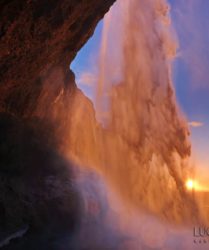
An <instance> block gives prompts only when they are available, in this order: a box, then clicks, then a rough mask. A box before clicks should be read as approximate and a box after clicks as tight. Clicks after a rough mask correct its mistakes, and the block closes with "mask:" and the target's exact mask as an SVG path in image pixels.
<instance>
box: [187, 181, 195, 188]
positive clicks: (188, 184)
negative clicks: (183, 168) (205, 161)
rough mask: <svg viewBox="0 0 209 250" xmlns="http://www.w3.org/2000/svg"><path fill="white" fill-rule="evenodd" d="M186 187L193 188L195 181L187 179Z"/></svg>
mask: <svg viewBox="0 0 209 250" xmlns="http://www.w3.org/2000/svg"><path fill="white" fill-rule="evenodd" d="M186 188H187V189H188V190H193V189H194V188H195V182H194V180H192V179H188V180H187V182H186Z"/></svg>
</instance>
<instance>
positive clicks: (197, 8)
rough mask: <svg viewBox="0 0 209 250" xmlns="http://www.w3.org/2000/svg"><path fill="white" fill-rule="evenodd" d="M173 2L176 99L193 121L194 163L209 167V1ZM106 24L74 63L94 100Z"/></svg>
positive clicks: (79, 79)
mask: <svg viewBox="0 0 209 250" xmlns="http://www.w3.org/2000/svg"><path fill="white" fill-rule="evenodd" d="M169 4H170V15H171V20H172V25H173V26H174V30H175V31H176V35H177V39H178V44H179V45H178V51H177V57H176V59H175V61H174V63H173V81H174V87H175V91H176V98H177V102H178V105H179V106H180V108H181V110H182V112H183V113H184V115H185V117H186V118H187V120H188V122H189V127H190V131H191V141H192V148H193V157H194V161H195V162H194V163H195V164H198V165H199V167H201V168H205V169H207V168H208V170H209V76H208V73H209V25H208V24H209V18H208V13H209V1H207V0H169ZM102 27H103V21H100V22H99V24H98V25H97V28H96V30H95V32H94V35H93V37H92V38H91V39H90V40H89V41H88V42H87V43H86V45H85V46H84V47H83V48H82V49H81V50H80V51H79V53H78V54H77V56H76V58H75V60H74V61H73V62H72V64H71V65H70V67H71V68H72V70H73V71H74V72H75V75H76V83H77V85H78V87H79V88H81V89H82V90H83V92H84V93H85V94H86V95H87V96H88V97H89V98H91V99H93V97H94V90H93V84H94V81H95V77H94V76H95V73H96V68H97V67H96V65H97V63H98V61H97V60H98V59H97V53H98V51H99V48H100V42H101V35H102Z"/></svg>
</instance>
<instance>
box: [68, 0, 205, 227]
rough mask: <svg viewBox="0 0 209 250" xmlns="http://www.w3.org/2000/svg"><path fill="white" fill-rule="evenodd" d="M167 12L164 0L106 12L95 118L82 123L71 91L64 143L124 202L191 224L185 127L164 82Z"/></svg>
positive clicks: (170, 47) (168, 55)
mask: <svg viewBox="0 0 209 250" xmlns="http://www.w3.org/2000/svg"><path fill="white" fill-rule="evenodd" d="M168 11H169V7H168V5H167V3H166V1H164V0H140V1H138V0H123V1H122V0H121V1H120V0H119V1H117V3H116V4H115V6H114V7H113V8H112V10H111V11H110V13H108V16H107V17H106V18H105V24H104V31H103V40H102V46H101V53H100V64H99V69H98V72H99V74H98V79H97V86H95V88H96V93H97V94H96V104H95V105H96V116H97V118H98V120H99V121H100V124H99V123H98V124H96V122H95V121H94V119H93V118H92V119H91V118H88V122H86V123H83V120H86V119H84V117H85V116H87V114H88V110H87V109H86V107H85V111H84V106H82V105H81V104H79V105H78V103H82V102H81V99H80V96H79V94H78V95H77V97H76V98H75V100H77V101H75V103H76V104H75V109H74V116H73V121H74V124H73V125H72V126H71V131H70V143H71V144H70V146H69V148H70V151H71V155H72V156H73V157H74V158H76V159H77V160H78V161H79V162H80V163H81V164H82V165H88V166H91V167H93V168H95V169H97V170H99V171H100V172H102V173H103V175H104V176H105V178H106V180H107V181H108V182H109V183H110V185H111V186H112V187H113V189H114V190H115V191H116V192H117V193H118V194H119V195H120V197H121V198H122V199H123V200H124V201H125V204H126V206H128V207H129V206H132V207H134V208H138V209H142V210H144V211H146V212H151V213H154V214H157V215H158V216H159V217H160V218H164V219H166V220H169V221H172V222H174V223H182V222H187V223H193V222H195V221H200V220H201V218H200V214H199V211H198V206H197V205H196V204H195V202H194V200H193V199H192V197H191V196H190V195H188V193H187V192H186V190H185V180H186V178H187V175H188V173H189V172H191V168H190V166H189V161H188V159H189V156H190V144H189V141H188V135H189V132H188V128H187V123H186V120H185V119H184V117H183V116H182V115H181V113H180V111H179V110H178V106H177V104H176V101H175V93H174V90H173V86H172V79H171V73H172V72H171V70H172V67H171V66H172V65H171V64H172V59H173V58H174V56H175V51H176V47H177V45H176V41H175V39H174V36H173V35H172V33H171V31H172V28H171V26H170V19H169V12H168ZM95 124H96V125H95ZM194 215H195V216H194Z"/></svg>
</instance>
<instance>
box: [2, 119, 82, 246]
mask: <svg viewBox="0 0 209 250" xmlns="http://www.w3.org/2000/svg"><path fill="white" fill-rule="evenodd" d="M37 122H38V121H37ZM0 124H1V128H0V138H1V140H0V141H1V142H0V212H1V214H0V222H1V223H0V242H2V240H3V239H5V238H6V237H7V236H8V235H11V234H12V233H13V232H16V231H18V230H19V229H21V228H22V227H24V226H25V225H26V226H27V227H28V228H29V239H28V238H27V237H28V236H27V237H26V238H27V240H28V243H27V242H24V240H23V243H24V244H31V240H32V244H33V237H36V241H38V245H39V246H40V247H41V244H42V243H44V242H42V243H41V242H40V241H42V240H43V241H45V247H46V244H49V242H48V243H47V241H49V237H51V238H53V239H54V240H55V239H56V237H57V234H61V233H64V232H66V231H69V232H71V233H73V232H75V230H76V227H78V226H79V221H80V217H81V210H80V208H81V204H80V198H79V194H78V192H77V191H76V189H75V188H74V185H73V173H72V169H73V167H72V165H71V164H70V163H69V162H67V161H65V160H64V159H63V157H61V156H59V155H58V154H57V153H56V151H55V149H54V147H53V148H52V147H51V146H50V145H52V144H51V142H50V143H48V142H47V141H46V140H47V138H48V136H50V135H49V134H48V135H47V134H46V133H43V131H44V130H43V131H40V130H39V129H36V128H35V127H34V126H32V125H30V123H28V122H24V123H23V122H22V121H19V120H18V119H16V118H14V117H11V116H8V115H6V114H1V115H0ZM39 126H40V125H39ZM42 128H44V125H43V126H42ZM49 144H50V145H49ZM31 235H32V236H31ZM34 235H35V236H34ZM41 235H42V236H43V235H44V237H43V239H42V238H40V236H41ZM30 237H32V239H31V238H30ZM23 243H22V242H21V244H23ZM14 249H17V248H14ZM20 249H26V248H21V247H20ZM34 249H38V247H37V245H36V248H34ZM44 249H48V248H44ZM49 249H50V247H49Z"/></svg>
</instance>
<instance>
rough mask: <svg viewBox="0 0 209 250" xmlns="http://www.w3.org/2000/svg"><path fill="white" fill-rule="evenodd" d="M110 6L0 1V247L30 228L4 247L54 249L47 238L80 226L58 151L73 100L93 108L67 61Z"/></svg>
mask: <svg viewBox="0 0 209 250" xmlns="http://www.w3.org/2000/svg"><path fill="white" fill-rule="evenodd" d="M114 1H115V0H100V1H98V0H88V1H77V0H76V1H69V0H62V1H60V0H50V1H47V0H22V1H20V0H3V1H1V2H0V138H1V141H0V156H1V158H0V178H1V182H0V222H1V223H0V245H1V244H4V243H5V242H7V239H10V236H11V235H19V233H18V232H20V235H21V232H25V231H24V229H23V231H22V228H27V232H26V235H27V236H26V238H25V237H24V240H23V241H22V240H20V241H17V242H16V241H14V242H13V240H11V242H12V243H11V244H10V242H9V245H8V247H7V249H29V248H30V249H57V248H56V247H55V248H53V247H54V246H52V239H54V240H56V239H57V237H59V234H61V233H62V232H63V231H66V230H68V231H69V232H71V233H74V232H75V230H76V227H77V226H78V225H79V221H80V217H81V211H80V204H81V202H82V201H81V200H80V195H79V193H78V192H77V191H76V190H75V188H74V187H73V186H72V185H71V184H72V180H73V178H74V177H73V164H72V163H69V162H67V161H66V160H65V159H64V158H63V156H62V155H61V154H60V153H59V152H60V150H59V151H58V148H60V147H61V145H62V140H64V139H63V137H62V136H60V135H61V134H62V133H63V130H64V129H65V127H64V124H66V122H65V121H66V120H67V121H70V120H71V119H72V117H71V113H70V112H67V113H66V112H65V111H66V109H68V108H69V107H70V106H72V105H73V103H75V102H74V96H77V95H78V96H81V99H82V102H84V106H85V104H87V105H88V106H89V108H90V109H91V108H92V107H91V103H90V102H89V101H88V100H87V98H85V97H84V96H83V94H82V93H81V92H80V91H79V90H78V89H77V87H76V84H75V77H74V74H73V72H72V71H71V70H70V69H69V64H70V63H71V61H72V60H73V59H74V57H75V56H76V53H77V52H78V51H79V50H80V48H81V47H82V46H83V45H84V44H85V43H86V41H87V40H88V39H89V38H90V37H91V36H92V34H93V32H94V29H95V27H96V25H97V23H98V21H99V20H101V18H102V17H103V16H104V14H105V13H106V12H107V11H108V10H109V8H110V6H111V5H112V4H113V2H114ZM92 112H93V108H92ZM92 115H94V114H92ZM62 122H64V123H63V124H62ZM68 124H69V123H68ZM68 129H69V128H68ZM19 230H20V231H19ZM43 235H44V237H43ZM8 237H9V238H8ZM11 237H12V236H11ZM35 242H36V243H35ZM16 243H17V245H16ZM33 243H35V244H33ZM63 249H64V248H63Z"/></svg>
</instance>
